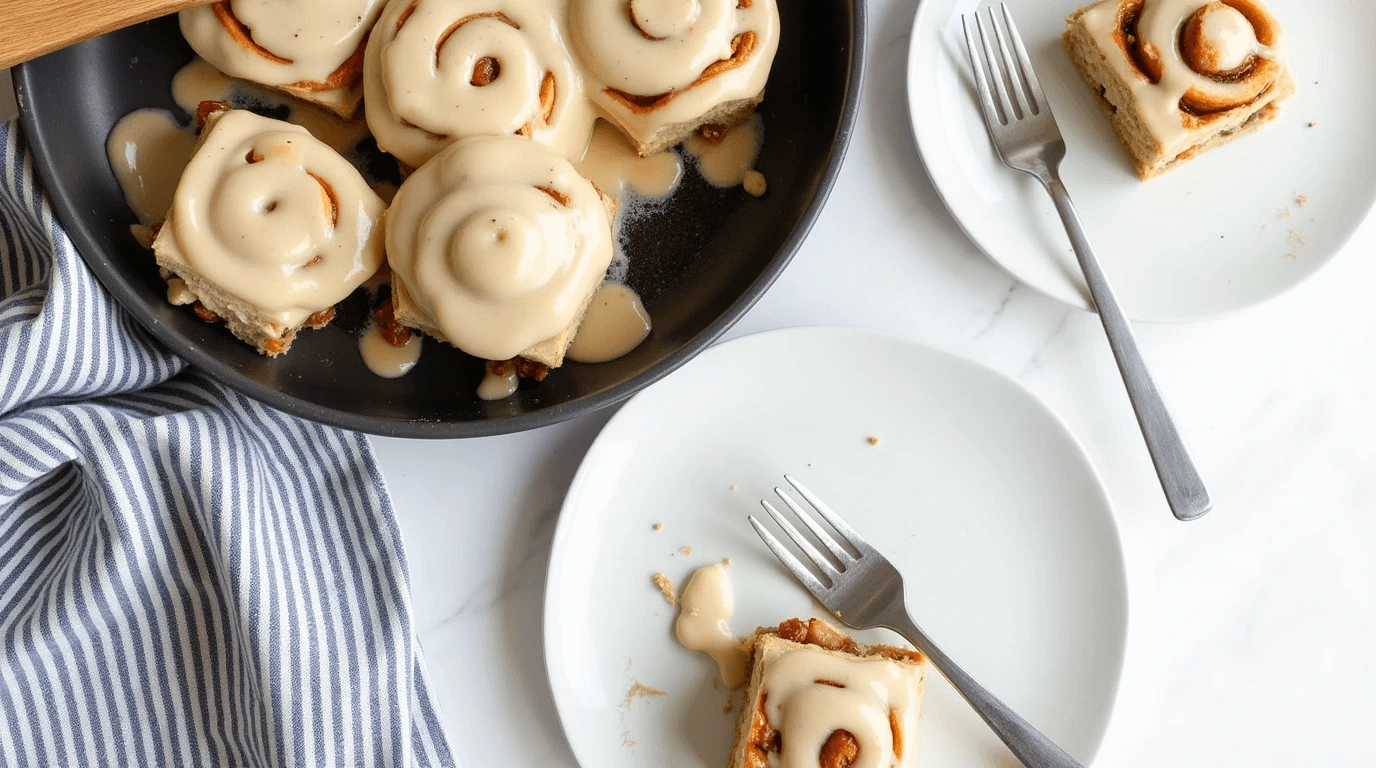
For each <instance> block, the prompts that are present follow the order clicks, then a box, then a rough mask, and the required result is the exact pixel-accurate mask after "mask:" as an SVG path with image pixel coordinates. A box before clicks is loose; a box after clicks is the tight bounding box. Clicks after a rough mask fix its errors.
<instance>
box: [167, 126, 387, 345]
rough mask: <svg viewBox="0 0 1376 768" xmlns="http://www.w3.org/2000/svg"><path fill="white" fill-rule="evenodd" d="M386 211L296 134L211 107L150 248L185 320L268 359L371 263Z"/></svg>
mask: <svg viewBox="0 0 1376 768" xmlns="http://www.w3.org/2000/svg"><path fill="white" fill-rule="evenodd" d="M386 208H387V206H386V204H385V203H383V202H382V199H381V198H379V197H378V196H377V195H376V194H374V193H373V191H372V190H371V189H369V187H368V184H367V182H366V181H364V179H363V177H362V176H361V175H359V172H358V171H357V170H355V169H354V167H353V166H352V165H350V164H349V162H348V161H347V160H345V159H344V158H342V157H340V156H339V154H338V153H336V152H335V151H334V150H333V149H330V148H329V147H328V146H326V145H325V144H323V143H321V142H320V141H318V140H316V139H315V138H313V137H312V136H311V135H310V133H309V132H307V131H306V129H304V128H301V127H300V126H296V125H292V124H290V123H284V122H281V121H280V120H272V119H269V118H266V117H260V116H259V115H255V114H253V113H252V112H248V111H245V110H237V109H236V110H231V109H220V110H216V111H212V112H210V113H209V114H208V115H206V117H205V129H204V131H203V132H202V133H201V138H200V140H199V142H198V144H197V146H196V151H195V153H194V154H192V156H191V162H190V163H188V164H187V166H186V171H185V172H184V173H183V174H182V178H181V181H180V183H178V185H177V191H176V193H175V194H174V195H173V201H172V209H171V211H170V212H169V213H168V216H167V222H166V223H165V224H164V225H163V227H162V229H161V230H160V231H159V232H158V236H157V239H156V240H154V242H153V252H154V254H155V255H156V257H157V261H158V265H159V266H161V267H162V268H164V269H166V270H168V271H169V272H170V273H172V274H174V275H175V276H176V277H178V278H180V279H181V280H182V281H183V282H184V283H185V285H186V288H187V289H188V291H189V294H188V295H189V297H194V299H195V300H197V301H196V305H195V308H196V312H197V314H199V315H200V316H201V317H202V318H203V319H206V320H217V319H223V320H224V321H225V323H226V324H227V325H228V326H229V330H230V331H232V332H233V333H234V335H235V336H238V337H239V338H240V339H243V340H244V341H246V342H248V343H249V344H252V345H253V346H254V348H255V349H257V350H258V351H259V352H261V353H263V354H265V355H269V356H275V355H279V354H282V353H284V352H286V351H287V350H288V349H289V348H290V347H291V344H292V341H293V340H294V338H295V337H296V333H297V331H298V330H299V329H300V328H301V327H303V326H310V327H321V326H323V325H325V324H326V323H328V322H329V321H330V319H331V318H332V317H333V315H334V305H335V304H337V303H338V302H340V301H341V300H343V299H344V298H345V297H347V296H348V295H349V294H350V293H352V292H353V291H354V289H355V288H357V287H359V286H360V285H362V284H363V282H364V281H365V280H367V279H368V278H369V277H370V276H372V274H373V273H374V272H376V271H377V269H378V267H379V266H381V265H382V264H383V262H384V260H385V250H384V249H385V242H384V238H383V234H382V223H383V222H382V219H383V213H384V211H385V210H386Z"/></svg>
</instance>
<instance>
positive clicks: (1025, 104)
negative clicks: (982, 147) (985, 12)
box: [962, 3, 1046, 125]
mask: <svg viewBox="0 0 1376 768" xmlns="http://www.w3.org/2000/svg"><path fill="white" fill-rule="evenodd" d="M999 10H1000V11H1001V13H999V14H996V13H995V12H994V9H993V8H990V9H989V26H988V27H986V26H985V24H984V19H983V18H982V17H980V15H979V14H978V13H974V14H970V15H968V16H965V17H964V18H963V19H962V22H963V24H964V27H965V46H966V48H968V49H969V52H970V68H971V69H972V70H973V71H974V73H975V85H976V86H977V87H978V89H979V98H980V104H981V105H982V106H983V108H984V114H985V117H987V118H988V119H989V121H990V122H991V123H994V122H997V123H998V124H999V125H1008V124H1009V123H1012V122H1015V121H1017V120H1024V119H1027V118H1028V117H1032V116H1040V115H1041V113H1042V112H1043V111H1044V108H1045V106H1046V95H1045V94H1044V93H1043V92H1042V86H1041V83H1040V82H1039V81H1038V80H1037V73H1036V72H1034V71H1033V70H1032V60H1031V59H1030V58H1029V57H1028V55H1027V48H1026V47H1025V46H1024V45H1023V43H1022V36H1021V35H1019V34H1018V28H1017V25H1015V24H1014V23H1013V16H1012V14H1011V13H1009V12H1008V5H1007V4H1006V3H1000V4H999ZM1000 15H1001V16H1002V17H1003V22H1002V24H1000V23H999V16H1000ZM971 17H974V26H978V27H979V43H976V42H975V33H974V30H973V29H972V28H971V26H972V25H971V21H970V19H971ZM991 28H992V30H993V31H992V32H990V31H989V30H990V29H991ZM1005 30H1006V31H1005ZM996 46H997V49H998V51H997V53H995V47H996ZM1010 49H1011V50H1010ZM1014 57H1016V61H1015V60H1014ZM991 84H992V85H991ZM995 94H997V99H996V98H995Z"/></svg>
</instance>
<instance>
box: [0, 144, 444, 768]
mask: <svg viewBox="0 0 1376 768" xmlns="http://www.w3.org/2000/svg"><path fill="white" fill-rule="evenodd" d="M453 764H454V760H453V758H452V757H451V755H450V752H449V748H448V746H447V745H446V743H445V739H444V735H443V733H442V731H441V729H440V725H439V720H438V717H437V716H436V711H435V705H434V703H433V702H432V701H431V698H430V695H429V692H428V691H427V688H426V680H425V673H424V670H423V668H422V665H421V655H420V647H419V645H418V643H417V641H416V635H415V629H414V627H413V626H412V616H411V604H410V594H409V587H408V584H407V573H406V561H405V557H404V554H403V552H402V544H401V536H400V532H399V531H398V529H397V524H396V520H395V518H394V516H393V513H392V506H391V503H390V501H389V500H388V498H387V493H386V489H385V487H384V486H383V482H382V477H381V475H380V474H379V473H378V469H377V466H376V464H375V463H374V461H373V457H372V455H371V453H370V452H369V448H368V444H367V442H366V441H365V440H364V438H363V437H361V436H359V435H355V434H349V433H345V432H341V431H338V430H335V429H330V428H326V427H322V426H319V425H315V424H311V423H307V422H303V421H300V420H298V419H295V418H292V417H289V416H286V415H284V414H282V413H278V412H276V411H273V410H272V409H270V408H267V407H266V406H263V405H260V404H259V403H257V402H255V401H253V400H250V399H248V398H245V397H244V396H242V395H240V394H238V393H236V392H234V391H232V390H230V389H228V388H226V387H224V386H223V385H221V384H219V383H217V382H214V381H211V380H210V379H208V378H207V377H206V376H204V375H202V374H201V373H199V372H198V371H195V370H189V369H187V370H184V369H183V365H182V363H181V362H180V361H179V360H177V359H176V358H175V357H173V356H172V355H171V354H169V353H168V352H167V351H165V350H164V349H163V348H162V347H160V346H159V345H158V344H157V343H156V342H155V341H153V340H152V339H151V338H150V337H149V336H148V335H147V334H146V333H145V332H144V331H143V329H142V328H140V327H139V326H138V325H137V324H136V323H135V322H134V321H133V320H132V319H130V318H129V317H128V316H127V315H125V314H124V313H123V312H121V311H120V309H119V308H118V307H117V306H116V304H115V303H114V301H113V300H112V299H111V298H110V296H109V295H108V294H106V293H105V291H104V290H103V289H102V288H101V287H100V285H99V284H98V283H97V282H96V280H95V278H94V276H93V275H92V274H91V273H90V272H89V271H88V270H87V268H86V265H85V264H84V263H83V262H82V261H81V259H80V258H79V256H78V255H77V252H76V249H75V248H74V247H73V246H72V244H71V242H70V241H69V240H68V239H67V236H66V235H65V234H64V233H63V232H62V229H61V227H60V226H58V224H57V223H56V221H55V220H54V219H53V216H52V214H51V212H50V210H49V208H48V204H47V202H46V201H45V200H44V198H43V194H42V191H41V189H40V188H39V187H38V185H37V184H36V182H35V177H34V174H33V170H32V166H31V163H30V161H29V158H28V152H27V150H26V149H25V147H24V142H23V139H22V136H21V134H20V132H19V130H18V128H17V126H16V125H15V124H13V123H11V124H9V125H5V126H0V766H17V767H21V768H32V767H35V766H55V767H60V768H69V767H75V766H139V768H146V767H148V766H323V765H350V766H445V765H453Z"/></svg>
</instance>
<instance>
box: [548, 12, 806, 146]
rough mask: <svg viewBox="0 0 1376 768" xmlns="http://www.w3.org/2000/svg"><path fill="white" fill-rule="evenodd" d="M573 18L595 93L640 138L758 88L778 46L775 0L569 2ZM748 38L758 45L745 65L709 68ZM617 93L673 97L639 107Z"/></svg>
mask: <svg viewBox="0 0 1376 768" xmlns="http://www.w3.org/2000/svg"><path fill="white" fill-rule="evenodd" d="M568 18H569V31H570V36H571V38H572V39H573V42H574V47H575V50H576V51H577V52H578V55H579V58H580V60H581V61H582V63H583V66H584V67H585V68H586V71H587V76H588V80H589V85H588V92H589V95H590V96H591V97H592V98H593V100H594V101H595V102H596V103H597V105H598V106H599V107H600V108H601V109H602V110H603V111H604V112H605V113H606V114H607V115H608V116H609V117H610V118H611V119H612V120H613V121H614V122H616V123H617V125H619V126H620V127H621V128H622V130H624V131H625V132H626V133H627V134H628V135H630V136H631V137H632V138H634V139H635V140H636V141H638V142H640V143H647V142H649V141H650V140H651V139H652V138H653V137H654V135H655V133H656V132H658V131H659V130H660V129H662V128H664V127H666V126H671V125H677V124H680V123H687V122H692V121H694V120H697V119H700V118H701V116H702V115H705V114H707V113H709V112H711V111H712V109H713V108H715V107H717V106H718V105H721V104H724V103H726V102H730V101H735V100H738V99H745V98H751V97H754V96H756V95H757V94H759V93H760V91H762V90H763V89H764V86H765V81H766V80H768V79H769V69H770V67H771V66H772V64H773V61H774V54H775V53H776V52H777V50H778V45H779V11H778V7H777V6H776V4H775V0H632V2H630V3H629V5H628V3H627V2H626V0H569V15H568ZM747 36H749V39H750V40H751V42H753V47H752V48H751V50H750V52H749V53H748V55H746V56H745V58H744V60H743V61H741V62H740V63H739V65H738V66H732V67H729V68H727V67H721V68H720V69H721V71H717V72H714V73H708V72H707V71H708V69H709V68H710V67H713V66H714V65H716V64H717V63H718V62H725V61H727V60H730V59H731V58H732V55H733V51H734V44H735V43H736V42H737V41H738V39H739V40H744V39H745V38H746V37H747ZM704 74H710V76H708V77H706V78H705V79H704ZM613 91H614V92H619V93H621V94H624V95H628V96H631V97H634V98H636V99H639V100H645V99H655V98H656V97H664V96H671V98H667V99H663V98H660V99H658V102H662V103H658V102H657V103H655V105H654V107H653V108H651V109H638V108H633V107H631V106H628V104H627V103H626V101H625V100H624V99H623V98H618V96H617V94H616V93H614V92H613Z"/></svg>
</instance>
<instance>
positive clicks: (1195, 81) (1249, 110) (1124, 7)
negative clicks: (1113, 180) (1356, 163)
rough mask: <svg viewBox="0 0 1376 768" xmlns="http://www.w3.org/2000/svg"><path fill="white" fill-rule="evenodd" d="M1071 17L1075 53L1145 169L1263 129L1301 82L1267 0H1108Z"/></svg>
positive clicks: (1152, 172) (1069, 34)
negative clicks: (1290, 64)
mask: <svg viewBox="0 0 1376 768" xmlns="http://www.w3.org/2000/svg"><path fill="white" fill-rule="evenodd" d="M1067 23H1068V24H1069V29H1067V30H1066V32H1065V35H1064V38H1065V44H1066V47H1067V49H1068V50H1069V51H1070V55H1071V58H1072V59H1073V60H1074V62H1075V66H1076V68H1077V69H1079V71H1080V75H1081V76H1082V77H1083V78H1084V80H1085V82H1086V83H1088V84H1089V86H1090V87H1091V88H1092V89H1094V91H1095V93H1096V94H1098V95H1099V97H1100V104H1101V106H1102V107H1103V109H1104V112H1105V113H1106V114H1107V115H1108V117H1109V119H1110V120H1111V121H1112V123H1113V128H1114V131H1115V132H1116V133H1117V135H1118V138H1119V140H1120V141H1122V143H1123V146H1124V147H1125V148H1126V149H1127V151H1128V153H1129V155H1131V157H1132V160H1133V164H1134V166H1135V167H1136V170H1137V174H1138V175H1139V176H1141V177H1142V178H1143V179H1147V178H1151V177H1153V176H1156V175H1157V174H1159V173H1161V172H1162V171H1165V170H1167V169H1169V168H1171V167H1173V166H1175V165H1176V164H1178V163H1180V162H1183V161H1185V160H1188V159H1189V158H1191V157H1194V156H1195V155H1197V154H1199V153H1200V152H1202V151H1204V150H1207V149H1209V148H1211V147H1215V146H1218V145H1220V144H1224V143H1226V142H1228V141H1231V140H1232V139H1234V138H1236V137H1237V136H1239V135H1241V134H1243V133H1246V132H1248V131H1251V130H1255V129H1256V128H1258V127H1260V126H1261V125H1263V124H1264V123H1265V122H1267V121H1269V120H1271V119H1272V118H1274V117H1275V116H1276V115H1277V114H1278V112H1279V105H1280V102H1282V101H1283V100H1285V99H1286V98H1288V97H1289V96H1290V95H1291V94H1293V93H1294V91H1295V83H1294V80H1293V78H1292V77H1291V75H1290V70H1289V67H1288V65H1287V63H1286V55H1285V39H1284V34H1283V32H1282V30H1281V27H1280V24H1279V22H1277V21H1276V19H1275V17H1274V16H1272V15H1271V13H1270V11H1268V10H1267V9H1266V7H1265V6H1264V5H1263V4H1262V3H1261V2H1260V0H1103V1H1102V2H1099V3H1096V4H1094V5H1090V6H1088V7H1085V8H1081V9H1080V10H1078V11H1076V12H1075V13H1073V14H1071V15H1070V16H1069V17H1068V18H1067Z"/></svg>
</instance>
